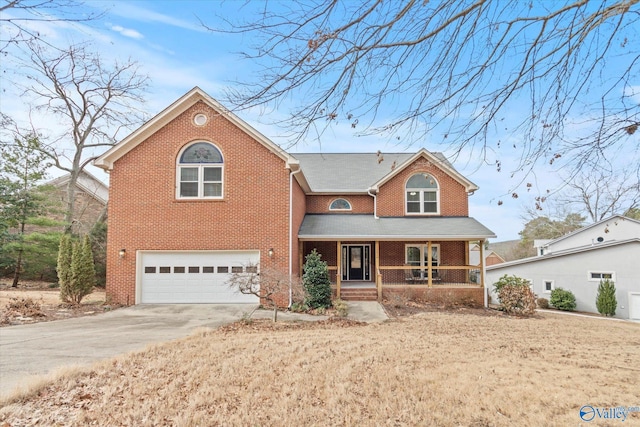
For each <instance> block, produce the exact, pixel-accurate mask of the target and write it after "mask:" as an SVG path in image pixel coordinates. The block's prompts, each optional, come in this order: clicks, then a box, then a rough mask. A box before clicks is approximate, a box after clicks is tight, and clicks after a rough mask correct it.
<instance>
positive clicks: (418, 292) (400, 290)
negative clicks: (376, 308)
mask: <svg viewBox="0 0 640 427" xmlns="http://www.w3.org/2000/svg"><path fill="white" fill-rule="evenodd" d="M394 295H399V296H401V298H403V299H404V298H407V299H409V300H413V301H425V302H431V303H434V304H440V305H442V306H444V307H452V306H453V307H455V306H466V307H482V306H483V305H484V289H483V288H471V287H470V288H429V287H427V286H395V287H384V286H383V287H382V298H383V299H387V300H392V301H393V299H394Z"/></svg>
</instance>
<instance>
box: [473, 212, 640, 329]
mask: <svg viewBox="0 0 640 427" xmlns="http://www.w3.org/2000/svg"><path fill="white" fill-rule="evenodd" d="M538 245H539V246H538V254H539V255H538V256H535V257H531V258H525V259H521V260H516V261H510V262H506V263H503V264H498V265H492V266H488V267H487V269H486V271H487V275H486V277H487V284H488V288H489V289H491V292H492V293H491V294H490V295H491V298H492V301H497V296H496V295H495V294H494V293H493V287H492V285H491V284H492V283H495V282H496V281H497V280H498V279H499V278H500V277H501V276H503V275H505V274H508V275H516V276H519V277H522V278H524V279H527V280H529V281H530V282H531V283H532V289H533V292H534V293H535V294H536V295H537V296H538V297H542V298H547V299H549V297H550V295H551V291H552V290H553V289H555V288H563V289H567V290H570V291H571V292H573V294H574V295H575V296H576V303H577V308H576V310H578V311H585V312H592V313H597V312H598V310H597V309H596V303H595V302H596V295H597V293H598V285H599V284H600V279H607V278H608V279H612V280H613V281H614V282H615V285H616V298H617V300H618V308H617V310H616V316H615V317H619V318H623V319H634V320H640V265H639V264H640V221H637V220H635V219H631V218H627V217H624V216H621V215H615V216H613V217H611V218H607V219H604V220H602V221H599V222H596V223H594V224H591V225H589V226H587V227H584V228H581V229H580V230H576V231H574V232H572V233H569V234H567V235H565V236H562V237H560V238H558V239H555V240H550V241H539V242H538Z"/></svg>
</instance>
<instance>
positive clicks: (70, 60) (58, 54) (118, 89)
mask: <svg viewBox="0 0 640 427" xmlns="http://www.w3.org/2000/svg"><path fill="white" fill-rule="evenodd" d="M27 46H28V47H29V52H30V57H29V59H28V60H25V62H24V63H23V70H25V72H26V73H27V77H28V81H29V86H27V87H24V88H23V90H24V94H25V95H31V96H34V97H35V111H37V112H39V113H40V114H51V115H52V116H54V117H57V120H59V121H60V123H61V124H63V125H64V126H66V131H65V132H64V133H63V134H62V135H59V136H57V137H56V136H54V138H52V139H53V142H49V143H48V144H45V147H46V154H47V156H48V157H49V158H50V159H51V160H53V162H54V164H55V166H56V167H58V168H60V169H61V170H64V171H66V172H69V173H70V180H69V186H68V191H67V214H66V218H65V221H67V223H68V224H71V223H72V219H73V215H74V203H75V187H76V186H75V184H76V181H77V178H78V175H79V173H80V171H82V169H83V168H84V166H86V165H87V163H88V160H87V159H86V154H87V152H88V151H90V150H91V149H92V148H95V147H104V146H110V145H113V144H115V143H116V142H117V140H118V139H119V138H120V137H121V136H122V135H120V134H119V133H120V131H124V130H127V129H132V128H134V127H135V126H138V125H139V124H140V123H141V122H143V121H144V119H145V117H144V112H143V110H142V109H141V107H142V105H143V104H144V100H145V99H144V94H145V91H146V89H147V86H148V83H149V78H148V77H147V76H146V75H144V74H142V73H141V72H140V69H139V65H138V64H137V63H136V62H134V61H132V60H128V61H126V62H124V63H118V62H115V63H114V64H111V65H107V64H105V63H104V62H103V61H102V59H101V57H100V56H99V55H98V54H96V53H94V52H92V51H90V50H89V46H88V45H86V44H78V45H72V46H70V47H68V48H67V49H64V50H54V49H49V48H48V47H47V46H46V45H44V46H43V45H42V44H38V43H31V42H30V43H28V44H27ZM32 122H33V119H32ZM35 127H37V126H35V125H34V128H35ZM68 147H71V150H70V157H69V158H67V157H66V154H65V153H66V151H67V149H68Z"/></svg>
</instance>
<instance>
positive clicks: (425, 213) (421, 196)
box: [404, 173, 440, 216]
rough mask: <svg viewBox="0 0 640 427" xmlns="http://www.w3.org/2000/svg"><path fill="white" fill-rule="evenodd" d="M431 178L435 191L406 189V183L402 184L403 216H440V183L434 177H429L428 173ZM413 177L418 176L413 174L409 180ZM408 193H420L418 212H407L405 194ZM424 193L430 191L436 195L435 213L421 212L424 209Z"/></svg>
mask: <svg viewBox="0 0 640 427" xmlns="http://www.w3.org/2000/svg"><path fill="white" fill-rule="evenodd" d="M427 174H428V175H429V176H430V177H431V178H433V180H434V181H435V182H436V185H437V187H436V188H435V189H430V188H407V183H406V182H405V184H404V213H405V215H420V216H424V215H440V183H439V182H438V180H437V179H436V177H435V176H433V175H431V174H430V173H427ZM414 175H418V174H413V175H411V176H410V177H409V179H411V177H412V176H414ZM409 179H408V180H407V182H409ZM409 191H417V192H419V193H420V212H409V210H408V209H407V203H408V202H409V201H408V200H407V193H409ZM425 191H431V192H434V193H436V211H435V212H422V210H423V209H424V192H425Z"/></svg>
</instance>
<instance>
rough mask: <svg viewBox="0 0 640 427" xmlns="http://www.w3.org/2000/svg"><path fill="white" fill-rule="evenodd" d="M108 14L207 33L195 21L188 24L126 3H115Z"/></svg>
mask: <svg viewBox="0 0 640 427" xmlns="http://www.w3.org/2000/svg"><path fill="white" fill-rule="evenodd" d="M109 13H110V14H111V15H115V16H120V17H123V18H127V19H133V20H136V21H140V22H156V23H160V24H166V25H170V26H172V27H178V28H183V29H186V30H190V31H197V32H201V33H205V32H208V31H207V29H206V28H204V27H203V26H202V25H200V23H198V22H195V19H194V22H188V21H185V20H182V19H178V18H174V17H172V16H169V15H165V14H162V13H158V12H155V11H153V10H150V9H145V8H142V7H139V6H136V5H134V4H131V3H127V2H117V3H116V5H115V7H114V8H113V9H111V10H109Z"/></svg>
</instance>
